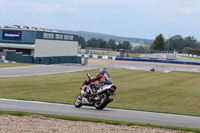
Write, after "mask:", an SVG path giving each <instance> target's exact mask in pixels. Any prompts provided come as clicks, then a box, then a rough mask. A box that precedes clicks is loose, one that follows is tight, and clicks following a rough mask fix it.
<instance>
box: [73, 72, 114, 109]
mask: <svg viewBox="0 0 200 133" xmlns="http://www.w3.org/2000/svg"><path fill="white" fill-rule="evenodd" d="M87 76H88V78H89V79H93V78H94V77H92V78H90V74H89V73H87ZM80 89H81V93H80V94H79V95H78V96H77V98H76V99H75V102H74V106H75V107H76V108H80V107H82V106H83V105H86V106H94V107H95V108H96V109H98V110H102V109H104V108H105V107H106V105H107V104H108V103H110V102H112V101H113V99H112V98H109V97H110V96H113V95H114V93H115V91H116V89H117V87H116V86H115V85H113V84H112V83H90V84H88V82H87V80H86V81H84V82H83V87H82V88H80ZM86 90H87V91H86ZM86 92H89V95H88V97H84V95H85V93H86Z"/></svg>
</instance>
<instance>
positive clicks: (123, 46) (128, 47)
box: [122, 41, 131, 50]
mask: <svg viewBox="0 0 200 133" xmlns="http://www.w3.org/2000/svg"><path fill="white" fill-rule="evenodd" d="M122 48H123V49H126V50H127V49H130V48H131V43H130V42H129V41H123V43H122Z"/></svg>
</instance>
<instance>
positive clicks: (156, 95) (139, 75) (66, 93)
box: [0, 68, 200, 116]
mask: <svg viewBox="0 0 200 133" xmlns="http://www.w3.org/2000/svg"><path fill="white" fill-rule="evenodd" d="M88 72H89V73H90V74H91V75H96V74H97V72H98V70H87V71H81V72H72V73H63V74H54V75H42V76H31V77H17V78H16V77H14V78H0V98H7V99H21V100H33V101H44V102H54V103H65V104H66V103H67V104H73V103H74V100H75V98H76V96H77V95H78V94H79V93H80V89H79V88H80V87H81V85H82V82H83V81H84V80H85V79H87V76H86V73H88ZM108 72H109V74H110V75H111V77H112V81H113V83H114V84H115V85H116V86H117V87H118V88H117V91H116V95H115V96H114V97H113V98H114V101H113V102H112V103H110V104H109V105H108V106H107V107H110V108H120V109H128V110H140V111H150V112H162V113H171V114H183V115H192V116H200V111H199V110H200V102H199V101H200V97H199V94H200V89H199V86H200V73H192V72H172V73H159V72H149V71H148V72H146V71H133V70H126V69H111V68H110V69H108Z"/></svg>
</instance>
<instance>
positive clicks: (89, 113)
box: [0, 99, 200, 128]
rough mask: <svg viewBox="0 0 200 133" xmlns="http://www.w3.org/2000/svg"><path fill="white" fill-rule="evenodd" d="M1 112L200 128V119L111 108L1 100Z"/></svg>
mask: <svg viewBox="0 0 200 133" xmlns="http://www.w3.org/2000/svg"><path fill="white" fill-rule="evenodd" d="M0 110H6V111H22V112H33V113H43V114H55V115H65V116H77V117H87V118H97V119H108V120H119V121H128V122H137V123H146V124H154V125H165V126H174V127H188V128H200V117H193V116H184V115H173V114H164V113H152V112H143V111H131V110H121V109H110V108H105V109H104V110H96V109H95V108H94V107H86V106H83V107H81V108H75V107H74V106H73V105H67V104H56V103H44V102H34V101H22V100H9V99H0Z"/></svg>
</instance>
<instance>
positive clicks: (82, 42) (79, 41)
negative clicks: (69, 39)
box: [78, 36, 86, 48]
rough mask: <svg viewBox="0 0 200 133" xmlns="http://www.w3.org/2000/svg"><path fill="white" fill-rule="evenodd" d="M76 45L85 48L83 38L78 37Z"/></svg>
mask: <svg viewBox="0 0 200 133" xmlns="http://www.w3.org/2000/svg"><path fill="white" fill-rule="evenodd" d="M78 44H80V45H81V48H85V47H86V41H85V38H83V37H82V36H79V37H78Z"/></svg>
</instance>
